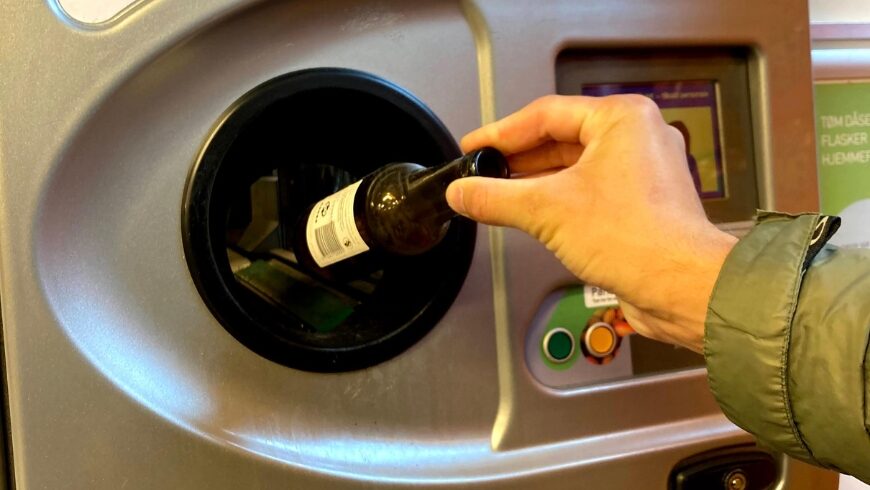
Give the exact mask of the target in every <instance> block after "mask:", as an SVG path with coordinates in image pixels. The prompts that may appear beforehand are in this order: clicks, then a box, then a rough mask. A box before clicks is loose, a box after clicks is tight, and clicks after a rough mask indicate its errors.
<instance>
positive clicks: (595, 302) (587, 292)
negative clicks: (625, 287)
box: [583, 284, 619, 308]
mask: <svg viewBox="0 0 870 490" xmlns="http://www.w3.org/2000/svg"><path fill="white" fill-rule="evenodd" d="M583 302H584V303H585V304H586V307H587V308H602V307H607V306H616V305H618V304H619V300H618V299H616V295H615V294H613V293H608V292H607V291H605V290H603V289H601V288H600V287H598V286H590V285H588V284H585V285H583Z"/></svg>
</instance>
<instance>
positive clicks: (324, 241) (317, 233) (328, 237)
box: [314, 223, 342, 257]
mask: <svg viewBox="0 0 870 490" xmlns="http://www.w3.org/2000/svg"><path fill="white" fill-rule="evenodd" d="M314 239H315V240H316V241H317V248H318V249H320V255H323V256H324V257H329V256H330V255H335V254H337V253H341V250H342V248H341V242H340V241H339V240H338V235H337V234H336V233H335V223H327V224H325V225H323V226H320V227H318V228H317V229H315V230H314Z"/></svg>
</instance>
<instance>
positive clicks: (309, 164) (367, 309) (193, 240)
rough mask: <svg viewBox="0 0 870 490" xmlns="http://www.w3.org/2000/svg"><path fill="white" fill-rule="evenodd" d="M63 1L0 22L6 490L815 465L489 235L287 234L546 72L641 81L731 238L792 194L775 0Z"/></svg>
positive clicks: (583, 291)
mask: <svg viewBox="0 0 870 490" xmlns="http://www.w3.org/2000/svg"><path fill="white" fill-rule="evenodd" d="M108 3H113V5H114V3H115V2H108ZM81 4H82V2H76V1H74V0H46V1H45V2H19V3H18V4H17V5H15V6H14V7H12V6H7V7H5V8H3V9H2V10H0V25H3V26H4V27H3V32H2V34H0V36H2V37H0V40H2V44H0V57H2V59H3V65H4V69H3V72H2V74H0V87H2V90H0V271H2V274H0V276H2V283H0V300H2V313H3V326H2V333H3V346H4V378H3V379H4V381H5V388H6V389H5V396H6V404H5V408H6V409H5V413H4V416H5V423H6V427H7V428H8V431H7V434H6V435H7V437H6V439H5V446H6V452H5V454H6V461H5V476H6V480H5V481H6V484H7V486H9V487H10V488H11V487H14V488H20V489H30V488H70V489H73V488H82V489H98V488H128V489H132V488H143V489H145V488H149V489H150V488H212V489H222V488H227V489H230V488H300V489H308V488H317V489H320V488H324V489H325V488H335V489H354V488H411V487H413V488H448V487H449V488H464V489H466V488H516V489H530V488H535V489H562V488H608V489H660V488H661V489H664V488H669V489H684V490H691V489H695V488H704V489H708V488H783V489H825V488H834V486H835V485H836V483H835V482H836V475H834V474H831V473H828V472H825V471H822V470H819V469H816V468H812V467H809V466H807V465H804V464H801V463H798V462H795V461H791V460H789V459H788V458H785V457H784V456H782V455H778V454H773V453H770V452H768V451H766V450H765V449H764V448H760V447H756V446H755V445H754V443H753V440H752V438H751V437H750V436H749V435H748V434H746V433H744V432H742V431H741V430H739V429H738V428H737V427H735V426H734V425H732V424H731V423H730V422H728V421H727V420H726V419H725V417H724V416H723V415H722V414H721V412H720V411H719V409H718V407H717V405H716V403H715V401H714V400H713V398H712V396H711V394H710V393H709V391H708V389H707V385H706V378H705V371H704V367H703V366H704V363H703V359H702V358H701V357H699V356H697V355H695V354H692V353H690V352H687V351H684V350H681V349H677V348H674V347H672V346H669V345H664V344H660V343H657V342H654V341H650V340H646V339H643V338H640V337H638V336H636V335H634V334H632V332H631V329H630V327H629V326H628V325H627V324H626V323H625V321H624V319H623V318H622V314H621V312H620V311H619V309H618V308H617V305H616V303H615V301H614V298H613V297H612V296H610V295H609V294H608V293H607V292H605V291H601V290H599V289H598V288H596V287H595V285H584V284H580V283H578V281H577V279H576V278H574V277H573V276H571V275H570V274H569V273H568V272H567V271H566V270H565V269H564V268H563V267H562V266H561V265H560V264H559V262H558V261H557V260H556V259H555V258H554V257H553V256H552V255H551V254H550V253H549V252H548V251H547V250H546V249H545V248H544V247H542V246H540V245H539V244H537V243H536V242H535V241H533V240H532V239H531V238H529V237H527V236H525V235H523V234H521V233H519V232H517V231H514V230H509V229H496V228H489V227H486V226H482V225H476V224H474V223H472V222H470V221H466V220H462V219H457V220H456V221H454V222H453V223H452V224H451V226H450V231H449V232H448V235H447V236H446V238H445V240H444V241H443V242H442V243H441V244H440V245H438V246H437V247H436V248H435V249H433V250H431V251H429V252H427V253H425V254H423V255H420V256H415V257H398V258H397V257H392V258H390V257H375V258H373V259H372V260H368V261H365V260H364V261H360V262H359V263H355V264H353V266H352V267H349V269H350V270H349V271H345V272H336V273H335V274H332V275H330V276H329V277H322V276H321V277H314V276H312V275H310V274H306V273H305V270H304V269H300V268H299V263H298V260H297V257H296V256H295V253H294V250H293V239H294V229H295V227H296V223H297V222H298V219H299V216H300V215H302V214H304V213H305V210H306V209H308V206H310V205H311V204H312V203H314V202H315V201H317V200H318V199H320V198H322V197H324V196H326V195H328V194H330V193H332V192H335V191H336V190H339V189H341V188H343V187H344V186H347V185H348V184H350V183H351V182H354V181H355V180H357V179H359V178H361V177H362V176H364V175H365V174H367V173H368V172H370V171H372V170H374V169H377V168H379V167H381V166H383V165H385V164H387V163H390V162H397V161H407V162H416V163H420V164H423V165H427V166H428V165H435V164H438V163H441V162H445V161H448V160H450V159H453V158H455V157H457V156H458V155H459V148H458V145H457V141H458V139H459V138H460V137H461V136H462V135H463V134H465V133H467V132H468V131H470V130H472V129H474V128H476V127H478V126H479V125H481V124H482V123H486V122H489V121H493V120H495V119H497V118H498V117H501V116H505V115H507V114H509V113H511V112H513V111H514V110H516V109H519V108H520V107H522V106H523V105H525V104H526V103H528V102H529V101H531V100H533V99H534V98H537V97H539V96H542V95H546V94H551V93H561V94H586V95H607V94H613V93H639V94H644V95H646V96H648V97H651V98H652V99H653V100H655V101H656V103H658V104H659V107H660V108H661V109H662V113H663V115H664V116H665V118H666V120H667V121H668V122H669V123H671V124H672V125H674V126H675V127H677V128H678V129H680V130H681V131H682V132H683V133H684V136H685V139H686V142H687V148H686V150H687V155H688V157H689V158H688V160H689V162H690V166H691V171H692V174H693V178H694V179H695V184H696V187H697V189H698V192H699V195H700V196H701V198H702V200H703V202H704V206H705V208H706V210H707V212H708V214H709V215H710V217H711V219H713V220H714V221H715V222H717V223H718V224H719V225H720V226H722V227H723V228H724V229H727V230H729V231H731V232H733V233H735V234H737V235H739V234H741V233H744V232H745V231H746V230H747V229H748V227H749V226H751V220H752V216H753V214H754V211H755V209H756V208H759V207H763V208H776V209H779V210H783V211H800V210H808V209H816V208H818V204H819V203H818V193H817V178H816V166H815V142H814V138H813V99H812V97H813V92H812V72H811V65H810V56H809V54H810V40H809V25H808V20H807V10H806V7H805V6H804V5H801V4H800V2H797V3H795V2H789V1H777V0H775V1H769V2H750V1H747V0H729V1H724V0H721V1H720V0H716V1H714V2H712V3H711V2H695V1H690V0H667V1H665V0H655V1H648V0H614V1H610V2H591V1H568V0H557V1H552V2H533V1H529V0H465V1H441V0H423V1H417V2H401V1H398V0H371V1H369V0H359V1H350V0H321V1H317V2H315V1H303V0H299V1H294V2H284V1H272V0H265V1H247V0H214V1H209V2H197V3H195V4H192V3H190V2H182V1H176V0H139V1H137V2H135V3H132V4H131V5H123V4H120V5H119V6H118V8H117V9H115V10H117V13H114V14H112V13H110V14H109V15H107V16H104V17H109V18H107V19H104V20H103V19H102V18H101V17H100V16H98V15H97V16H93V17H91V16H89V15H83V14H81ZM115 10H113V12H114V11H115ZM97 21H98V22H97ZM614 192H619V189H614ZM630 198H631V196H626V199H630ZM615 232H616V231H615ZM324 243H327V242H324ZM649 287H655V284H654V283H651V284H650V285H649ZM733 485H743V487H740V486H733Z"/></svg>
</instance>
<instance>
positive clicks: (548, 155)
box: [508, 141, 583, 174]
mask: <svg viewBox="0 0 870 490" xmlns="http://www.w3.org/2000/svg"><path fill="white" fill-rule="evenodd" d="M582 154H583V146H582V145H580V144H579V143H563V142H560V141H549V142H547V143H544V144H542V145H540V146H538V147H535V148H532V149H531V150H526V151H524V152H521V153H516V154H514V155H511V156H510V157H509V158H508V161H509V163H510V168H511V172H512V173H521V174H530V173H537V172H542V171H544V170H550V169H554V168H563V167H570V166H571V165H574V164H575V163H577V160H579V159H580V155H582Z"/></svg>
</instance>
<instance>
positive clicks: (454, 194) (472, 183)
mask: <svg viewBox="0 0 870 490" xmlns="http://www.w3.org/2000/svg"><path fill="white" fill-rule="evenodd" d="M530 183H531V179H519V180H506V179H494V178H488V177H466V178H464V179H459V180H455V181H453V182H452V183H451V184H450V186H449V187H448V188H447V204H449V205H450V207H451V208H453V210H454V211H456V212H457V213H459V214H461V215H463V216H465V217H467V218H471V219H473V220H475V221H479V222H481V223H485V224H488V225H497V226H510V227H513V228H519V229H527V228H528V226H527V225H528V222H529V216H530V212H531V210H532V208H531V207H530V206H529V205H528V204H529V201H536V199H531V198H532V197H534V194H533V192H532V191H533V189H532V187H531V184H530Z"/></svg>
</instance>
